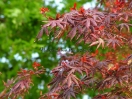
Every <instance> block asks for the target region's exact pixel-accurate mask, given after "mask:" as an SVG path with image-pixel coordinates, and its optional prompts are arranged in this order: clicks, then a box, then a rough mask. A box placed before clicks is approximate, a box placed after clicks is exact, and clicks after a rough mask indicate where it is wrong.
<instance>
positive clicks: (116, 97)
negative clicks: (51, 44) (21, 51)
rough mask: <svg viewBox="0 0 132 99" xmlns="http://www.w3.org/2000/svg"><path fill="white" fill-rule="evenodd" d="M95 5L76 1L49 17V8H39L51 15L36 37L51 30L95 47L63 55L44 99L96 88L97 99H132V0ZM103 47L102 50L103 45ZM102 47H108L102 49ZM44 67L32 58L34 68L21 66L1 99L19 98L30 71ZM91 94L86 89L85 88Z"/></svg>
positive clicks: (67, 98) (66, 98)
mask: <svg viewBox="0 0 132 99" xmlns="http://www.w3.org/2000/svg"><path fill="white" fill-rule="evenodd" d="M98 2H99V3H98V4H97V6H96V7H95V8H93V9H87V10H86V9H84V8H83V7H81V8H79V9H77V4H76V3H75V4H74V6H73V7H71V8H70V12H68V13H65V14H62V15H61V14H56V17H55V18H52V17H49V16H47V14H46V12H48V11H50V9H48V8H45V7H43V8H41V9H40V10H41V14H43V15H44V17H45V18H47V20H46V21H44V22H46V23H45V24H44V25H42V28H41V30H40V32H39V33H38V35H37V37H36V38H37V39H36V40H38V39H40V38H42V36H43V34H44V33H45V34H46V35H48V36H49V35H50V34H53V35H54V39H57V40H59V39H60V38H63V36H64V37H65V35H66V39H70V40H74V41H76V44H78V45H79V44H80V45H81V43H84V44H87V45H88V47H93V46H96V50H95V52H84V53H83V55H82V54H81V53H73V54H61V52H60V53H59V55H60V56H61V59H60V62H59V63H58V66H56V67H55V68H54V69H53V70H52V74H53V76H54V77H53V79H52V81H51V82H50V83H49V85H48V86H47V87H48V88H49V92H47V93H46V94H41V96H40V99H70V98H72V97H73V98H76V95H77V94H81V93H85V92H86V90H87V89H94V90H95V91H96V92H97V94H96V96H94V97H93V99H132V1H131V0H98ZM99 49H100V50H99ZM101 49H108V50H107V51H106V52H101ZM42 67H43V66H40V64H39V63H37V62H34V63H33V68H34V69H33V70H25V69H22V70H21V71H20V72H18V75H17V77H16V78H15V80H14V79H11V80H8V81H7V82H4V85H5V90H3V92H2V93H1V94H0V98H1V99H4V98H11V99H16V98H17V97H19V96H23V97H24V95H25V94H26V92H28V90H29V89H30V86H31V84H32V83H33V82H32V79H31V78H32V76H33V75H38V74H42V73H44V69H43V68H42ZM87 94H88V93H87Z"/></svg>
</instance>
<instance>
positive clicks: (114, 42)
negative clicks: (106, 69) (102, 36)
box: [107, 38, 122, 49]
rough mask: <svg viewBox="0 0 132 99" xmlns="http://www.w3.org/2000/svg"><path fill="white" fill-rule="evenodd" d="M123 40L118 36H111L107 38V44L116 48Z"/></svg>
mask: <svg viewBox="0 0 132 99" xmlns="http://www.w3.org/2000/svg"><path fill="white" fill-rule="evenodd" d="M121 43H122V42H121V40H119V39H117V38H110V39H107V46H110V45H111V46H112V47H113V48H114V49H115V48H116V46H117V45H118V46H121Z"/></svg>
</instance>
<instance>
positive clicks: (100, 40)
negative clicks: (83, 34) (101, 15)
mask: <svg viewBox="0 0 132 99" xmlns="http://www.w3.org/2000/svg"><path fill="white" fill-rule="evenodd" d="M104 43H105V42H104V40H103V39H101V38H99V39H98V41H95V42H92V43H91V44H90V46H93V45H96V44H98V46H97V49H98V48H99V47H100V45H102V48H104Z"/></svg>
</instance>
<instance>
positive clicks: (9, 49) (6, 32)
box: [0, 0, 92, 99]
mask: <svg viewBox="0 0 132 99" xmlns="http://www.w3.org/2000/svg"><path fill="white" fill-rule="evenodd" d="M56 1H57V0H56ZM89 1H92V0H62V2H61V4H62V5H64V7H63V8H61V9H59V10H58V7H59V5H55V0H0V72H2V74H0V79H1V80H0V86H1V87H0V92H1V91H2V90H3V88H4V86H3V82H2V80H4V81H7V79H10V78H12V77H15V76H16V74H17V71H19V70H20V68H24V69H32V63H33V62H34V61H38V62H40V63H41V64H42V65H43V66H44V67H45V68H46V73H45V74H43V75H41V77H40V78H38V77H34V78H33V82H34V86H32V88H31V90H30V92H29V94H27V95H26V98H25V99H38V97H39V93H40V91H41V90H42V91H43V93H46V92H47V91H48V88H47V84H48V83H49V82H50V80H51V78H52V75H51V74H50V70H51V69H52V68H53V67H55V66H56V65H57V63H58V59H57V56H56V53H57V49H58V47H60V46H61V47H63V48H67V47H68V48H74V50H75V49H76V50H77V51H79V48H81V47H83V48H84V49H86V50H87V49H88V47H87V45H85V46H84V44H82V45H79V46H77V47H76V46H74V45H75V43H74V42H71V41H70V40H64V41H65V42H64V41H62V42H59V43H56V42H52V38H53V37H52V36H50V37H48V36H46V35H44V36H43V38H42V39H41V40H40V41H37V42H34V40H35V37H36V35H37V33H38V32H39V30H40V29H41V25H42V24H43V23H42V21H43V20H46V19H45V18H44V17H43V15H41V14H40V8H41V7H43V6H44V7H48V8H49V10H50V11H49V12H48V13H47V15H49V16H52V17H55V15H56V13H57V12H59V13H64V12H68V11H69V9H70V7H72V6H73V4H74V2H76V3H77V7H78V8H79V7H81V6H82V5H83V4H85V3H86V2H89ZM45 48H46V50H47V51H46V50H45ZM53 49H54V50H53ZM50 50H51V51H50ZM88 51H89V49H88Z"/></svg>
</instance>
